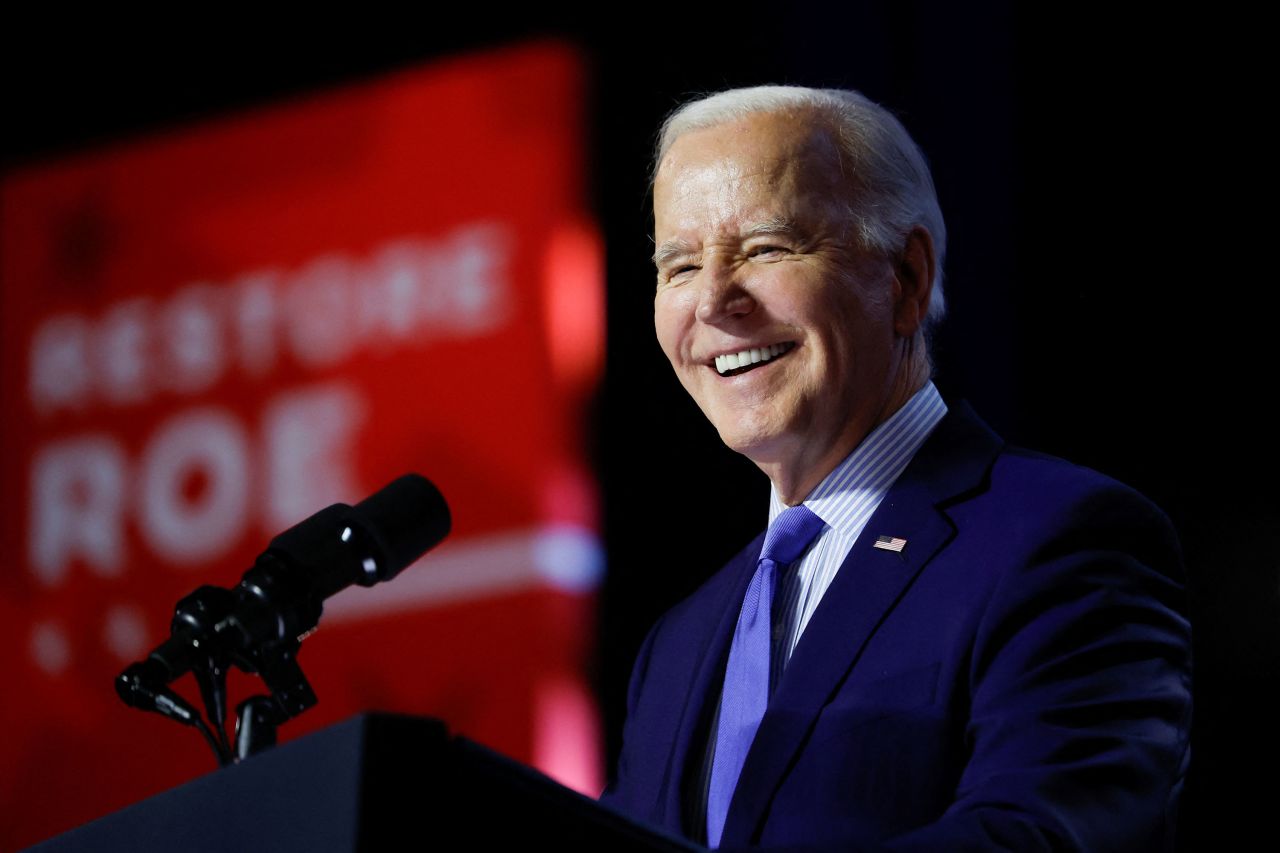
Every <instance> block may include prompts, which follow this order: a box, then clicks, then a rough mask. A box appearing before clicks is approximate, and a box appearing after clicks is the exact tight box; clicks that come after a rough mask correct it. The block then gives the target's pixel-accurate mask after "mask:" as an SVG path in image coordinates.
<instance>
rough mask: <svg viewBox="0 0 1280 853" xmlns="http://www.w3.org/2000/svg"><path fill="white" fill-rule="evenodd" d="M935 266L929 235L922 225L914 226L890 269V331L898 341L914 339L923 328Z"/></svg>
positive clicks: (935, 259)
mask: <svg viewBox="0 0 1280 853" xmlns="http://www.w3.org/2000/svg"><path fill="white" fill-rule="evenodd" d="M936 263H937V257H936V255H935V254H934V249H933V236H932V235H931V234H930V233H929V232H928V230H927V229H925V228H924V227H923V226H920V225H917V226H915V227H914V228H912V229H911V231H910V232H909V233H908V234H907V240H906V244H905V245H904V246H903V248H902V253H901V254H900V255H899V256H898V258H897V266H896V267H895V268H894V288H893V295H894V306H893V330H894V332H896V333H897V335H898V337H900V338H910V337H912V336H914V335H915V334H916V333H917V332H919V331H920V329H921V327H922V326H923V325H924V318H925V317H926V316H927V315H928V313H929V299H930V297H931V296H932V295H933V276H934V270H935V267H936Z"/></svg>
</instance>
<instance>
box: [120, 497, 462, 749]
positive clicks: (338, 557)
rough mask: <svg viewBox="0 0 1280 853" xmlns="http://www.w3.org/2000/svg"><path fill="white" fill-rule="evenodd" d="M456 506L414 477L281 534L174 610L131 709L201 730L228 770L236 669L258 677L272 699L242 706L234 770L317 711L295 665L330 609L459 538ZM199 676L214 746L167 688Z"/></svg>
mask: <svg viewBox="0 0 1280 853" xmlns="http://www.w3.org/2000/svg"><path fill="white" fill-rule="evenodd" d="M450 524H451V520H450V515H449V508H448V505H447V504H446V503H445V500H444V497H443V496H442V495H441V494H440V492H439V491H438V490H437V489H436V487H435V486H433V485H432V484H431V483H430V482H429V481H428V480H426V479H425V478H424V477H421V476H419V475H417V474H406V475H405V476H403V477H400V478H399V479H397V480H395V481H393V482H392V483H390V484H389V485H387V486H386V487H384V488H383V489H381V490H380V491H378V492H375V493H374V494H373V495H371V496H370V497H368V498H366V499H365V500H364V501H361V502H360V503H359V504H356V505H355V506H354V507H352V506H348V505H346V504H334V505H332V506H330V507H327V508H325V509H323V510H321V511H320V512H318V513H316V514H315V515H313V516H311V517H310V518H308V519H306V520H305V521H302V522H301V523H299V524H296V525H294V526H293V527H291V528H289V529H288V530H286V531H285V532H284V533H281V534H280V535H279V536H277V537H275V538H274V539H272V540H271V543H270V545H269V546H268V547H267V550H266V551H264V552H263V553H262V554H261V555H260V556H259V557H258V558H257V559H256V560H255V561H254V564H253V566H252V567H251V568H250V569H249V570H248V571H246V572H245V573H244V575H243V577H242V578H241V580H240V583H239V584H237V585H236V586H235V587H234V588H232V589H223V588H221V587H215V586H202V587H200V588H198V589H196V590H195V591H194V592H192V593H191V594H189V595H187V596H186V597H184V598H182V599H181V600H180V601H179V602H178V603H177V605H176V606H175V608H174V617H173V621H172V623H171V625H170V637H169V639H168V640H166V641H165V642H163V643H161V644H160V645H159V646H157V647H156V649H155V650H154V651H152V652H151V654H150V655H148V657H147V658H146V659H145V660H142V661H139V662H137V663H134V664H132V665H130V666H129V667H128V668H126V669H125V670H124V672H122V673H121V674H120V675H119V676H118V677H117V679H116V691H117V692H118V693H119V695H120V698H121V699H122V700H124V702H125V703H126V704H128V705H131V706H133V707H136V708H142V709H144V710H151V711H156V712H158V713H161V714H163V715H164V716H167V717H169V718H170V719H174V720H177V721H179V722H181V723H183V724H184V725H194V726H197V727H200V728H201V731H202V733H203V734H204V735H205V737H206V739H207V740H208V741H209V742H210V744H211V746H212V747H213V749H214V752H215V753H216V754H217V756H218V761H219V763H220V764H228V763H230V762H231V761H232V760H233V756H232V751H233V750H232V746H231V743H230V741H229V740H228V738H227V735H226V727H225V720H226V676H227V671H228V668H229V667H231V666H235V667H237V668H238V669H240V670H242V671H244V672H246V673H250V674H256V675H258V676H259V677H260V678H261V679H262V681H263V684H264V685H265V686H266V688H267V690H268V694H267V695H264V696H255V697H251V698H250V699H247V700H245V701H244V702H241V703H240V705H239V706H238V708H237V712H238V720H237V737H236V748H235V756H234V760H242V759H244V758H247V757H248V756H249V755H251V754H253V753H254V752H256V751H258V750H259V749H261V748H263V747H264V746H268V745H270V744H272V743H274V742H275V727H276V726H278V725H280V724H281V723H283V722H285V721H286V720H288V719H291V718H292V717H295V716H297V715H299V714H301V713H302V712H303V711H306V710H307V709H308V708H310V707H312V706H313V705H315V704H316V702H317V701H318V700H317V698H316V694H315V691H314V690H313V689H312V688H311V684H310V683H309V682H308V681H307V678H306V675H305V674H304V673H303V671H302V668H301V666H300V665H299V664H298V660H297V655H298V651H299V648H300V646H301V643H302V640H303V639H305V638H306V636H307V635H309V634H310V633H311V632H312V631H314V630H315V629H316V627H317V626H318V624H319V621H320V617H321V616H322V615H323V612H324V600H325V599H326V598H328V597H329V596H331V595H333V594H335V593H337V592H339V591H341V590H343V589H346V588H347V587H348V586H351V585H353V584H358V585H360V586H373V585H374V584H376V583H379V582H382V581H386V580H390V579H391V578H394V577H395V576H396V575H397V574H399V573H400V572H401V571H402V570H403V569H404V568H406V567H407V566H409V565H410V564H411V563H413V562H414V561H415V560H417V559H418V557H420V556H422V554H424V553H426V551H428V550H430V549H431V548H432V547H434V546H435V545H436V544H437V543H439V542H440V540H442V539H443V538H444V537H445V536H446V535H447V534H448V532H449V528H450ZM187 672H192V673H194V675H195V678H196V681H197V684H198V685H199V688H200V692H201V695H202V698H203V700H204V705H205V709H206V713H207V714H208V716H209V720H210V722H211V723H212V724H213V729H214V730H215V731H216V737H215V736H214V735H213V734H212V733H211V732H210V731H209V729H208V727H207V726H205V725H204V721H203V720H202V719H201V718H200V716H199V714H198V713H196V712H195V710H194V709H193V708H192V707H191V706H190V705H189V704H187V703H186V702H185V701H184V700H183V699H182V697H181V696H179V695H177V694H176V693H174V692H173V691H171V690H170V689H169V688H168V685H169V684H170V683H172V682H173V681H175V680H177V679H178V678H180V677H181V676H182V675H184V674H186V673H187Z"/></svg>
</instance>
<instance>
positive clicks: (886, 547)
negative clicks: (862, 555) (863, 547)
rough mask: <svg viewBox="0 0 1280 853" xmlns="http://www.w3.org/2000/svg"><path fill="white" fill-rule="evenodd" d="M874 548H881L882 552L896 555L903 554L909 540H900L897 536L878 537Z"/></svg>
mask: <svg viewBox="0 0 1280 853" xmlns="http://www.w3.org/2000/svg"><path fill="white" fill-rule="evenodd" d="M872 547H873V548H879V549H880V550H881V551H893V552H894V553H895V554H901V553H902V549H903V548H905V547H907V540H905V539H899V538H898V537H897V536H877V537H876V542H875V545H873V546H872Z"/></svg>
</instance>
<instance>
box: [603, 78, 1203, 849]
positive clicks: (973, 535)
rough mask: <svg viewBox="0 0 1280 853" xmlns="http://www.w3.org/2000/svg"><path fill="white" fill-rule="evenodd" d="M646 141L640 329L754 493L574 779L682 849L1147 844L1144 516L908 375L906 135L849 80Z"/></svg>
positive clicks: (920, 269)
mask: <svg viewBox="0 0 1280 853" xmlns="http://www.w3.org/2000/svg"><path fill="white" fill-rule="evenodd" d="M657 163H658V167H657V172H656V178H655V182H654V190H653V199H654V230H655V241H656V243H657V252H656V254H655V256H654V259H655V262H656V264H657V272H658V276H657V277H658V280H657V295H656V298H655V321H656V326H657V333H658V339H659V341H660V342H661V344H662V348H663V351H664V352H665V353H666V355H667V357H668V358H669V359H670V360H671V364H672V366H673V367H674V368H675V371H676V374H677V376H678V377H679V379H680V381H681V383H682V384H683V385H684V387H685V389H686V390H687V391H688V392H689V394H690V395H691V396H692V397H693V398H694V400H695V401H696V402H697V403H698V405H699V407H701V409H702V411H703V413H704V414H705V415H706V416H707V418H708V419H710V421H711V422H712V424H714V425H715V427H716V429H717V430H718V431H719V433H720V437H721V438H722V439H723V440H724V442H725V444H727V445H728V446H729V447H731V448H733V449H734V450H736V451H738V452H740V453H742V454H744V455H746V456H747V457H748V458H750V459H751V460H752V461H753V462H754V463H755V464H756V465H757V466H759V468H760V469H761V470H762V471H764V473H765V474H766V475H767V476H768V477H769V480H770V482H771V483H772V486H773V488H772V495H771V498H770V506H769V526H768V528H767V531H766V532H764V533H762V534H761V535H760V536H759V537H758V538H757V539H756V540H755V541H753V542H752V543H751V544H749V545H748V546H747V547H746V548H745V549H744V550H743V551H742V552H741V553H740V554H739V555H738V556H737V557H736V558H735V559H733V560H732V561H731V562H730V563H729V564H728V565H727V566H725V567H724V568H723V569H722V570H721V571H720V572H719V573H718V574H716V575H715V576H714V577H712V578H711V580H710V581H708V582H707V583H706V584H705V585H704V586H702V587H701V588H700V589H699V590H698V591H697V592H696V593H695V594H694V595H693V596H691V597H690V598H689V599H687V600H686V601H684V602H683V603H681V604H680V605H678V606H677V607H675V608H674V609H673V610H671V611H670V612H669V613H667V614H666V615H665V616H664V617H663V618H662V619H661V620H660V621H659V622H658V624H657V625H656V626H655V627H654V628H653V630H652V631H651V632H650V634H649V636H648V638H647V639H646V640H645V642H644V645H643V646H642V648H641V650H640V654H639V657H638V660H637V662H636V665H635V669H634V673H633V675H632V681H631V687H630V692H629V696H628V716H627V723H626V727H625V729H624V733H623V741H624V742H623V750H622V754H621V756H620V758H619V763H618V773H617V776H616V778H615V779H614V781H613V782H612V783H611V785H610V787H609V789H608V790H607V791H606V792H605V795H604V796H603V798H602V801H603V802H605V803H607V804H610V805H612V806H614V807H615V808H618V809H620V810H623V811H625V812H627V813H630V814H632V815H634V816H636V817H638V818H641V819H644V820H648V821H651V822H654V823H657V824H661V825H664V826H666V827H667V828H669V829H672V830H674V831H676V832H679V833H682V834H685V835H687V836H689V837H691V838H693V839H695V840H699V841H704V842H707V843H708V844H709V845H710V846H713V847H716V846H723V847H745V846H759V847H765V848H769V847H780V848H786V849H797V848H803V849H811V848H812V849H841V850H845V849H886V850H921V851H924V850H930V851H936V850H988V849H1008V850H1019V851H1022V850H1040V849H1045V850H1049V849H1052V850H1090V851H1097V850H1146V849H1159V848H1161V847H1163V846H1167V845H1168V844H1169V843H1170V842H1171V838H1172V835H1171V833H1172V816H1173V812H1174V810H1175V806H1176V802H1177V797H1178V793H1179V790H1180V787H1181V780H1182V777H1183V774H1184V773H1185V768H1186V763H1187V757H1188V752H1187V749H1188V747H1187V734H1188V724H1189V715H1190V693H1189V667H1190V663H1189V636H1188V627H1187V623H1186V621H1185V619H1184V618H1183V616H1182V615H1181V614H1182V610H1183V607H1182V602H1181V594H1182V590H1181V587H1180V585H1179V582H1178V580H1177V578H1178V575H1179V573H1180V567H1179V555H1178V546H1177V541H1176V538H1175V535H1174V533H1173V531H1172V529H1171V528H1170V526H1169V523H1168V521H1167V520H1166V519H1165V517H1164V516H1163V515H1162V514H1161V513H1160V511H1159V510H1158V509H1156V508H1155V507H1154V506H1153V505H1152V504H1151V503H1149V502H1148V501H1147V500H1145V499H1144V498H1143V497H1141V496H1140V495H1138V494H1137V493H1135V492H1133V491H1132V490H1130V489H1127V488H1125V487H1124V486H1122V485H1120V484H1118V483H1116V482H1114V481H1112V480H1109V479H1106V478H1105V477H1103V476H1101V475H1099V474H1097V473H1094V472H1092V471H1089V470H1087V469H1084V468H1080V467H1077V466H1074V465H1071V464H1069V463H1066V462H1063V461H1061V460H1057V459H1053V458H1050V457H1047V456H1042V455H1039V454H1034V453H1030V452H1027V451H1024V450H1020V449H1017V448H1014V447H1010V446H1008V445H1006V444H1004V442H1003V441H1002V440H1001V439H1000V438H999V437H998V436H996V435H995V434H994V433H993V432H992V431H991V430H990V429H989V428H988V427H987V426H986V425H985V424H983V423H982V422H981V421H980V420H979V419H978V418H977V416H976V415H974V414H973V412H972V411H971V410H969V409H968V408H967V407H966V406H964V405H957V406H954V407H950V408H949V407H948V406H947V405H946V404H945V403H944V402H943V400H942V398H941V397H940V396H939V394H938V392H937V390H936V389H935V388H934V385H933V383H932V382H931V381H930V375H931V368H930V362H929V355H928V351H927V347H926V331H927V329H928V326H929V324H930V323H931V322H933V321H935V320H936V319H938V318H939V317H940V316H941V314H942V293H941V290H940V281H941V259H942V256H943V245H944V240H945V232H944V228H943V222H942V216H941V213H940V211H939V208H938V204H937V201H936V198H935V195H934V191H933V185H932V179H931V178H930V176H929V171H928V167H927V166H926V164H925V162H924V158H923V157H922V156H921V154H920V152H919V150H918V149H917V148H916V146H915V144H914V143H913V142H912V140H911V139H910V137H909V136H908V135H907V133H906V131H905V130H904V129H903V127H902V126H901V125H900V124H899V123H898V122H897V120H896V119H894V118H893V117H892V116H891V115H890V114H889V113H888V112H887V111H885V110H884V109H882V108H881V107H879V106H877V105H875V104H873V103H871V102H870V101H868V100H867V99H866V98H864V97H863V96H861V95H859V94H858V93H856V92H845V91H833V90H809V89H799V88H790V87H762V88H757V89H743V90H733V91H729V92H723V93H720V94H717V95H713V96H711V97H708V98H705V99H702V100H699V101H695V102H693V103H691V104H688V105H686V106H685V107H683V108H682V109H681V110H679V111H678V112H677V113H676V114H675V115H673V116H672V117H671V118H670V119H669V120H668V121H667V124H666V125H665V127H664V129H663V133H662V136H661V141H660V146H659V151H658V158H657ZM761 509H763V507H762V508H761Z"/></svg>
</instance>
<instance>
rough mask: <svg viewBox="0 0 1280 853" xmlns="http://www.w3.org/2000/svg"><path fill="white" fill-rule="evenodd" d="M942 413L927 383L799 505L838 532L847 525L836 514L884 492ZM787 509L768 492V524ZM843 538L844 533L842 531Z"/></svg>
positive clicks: (843, 517) (935, 393) (773, 491)
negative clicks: (851, 504) (855, 503)
mask: <svg viewBox="0 0 1280 853" xmlns="http://www.w3.org/2000/svg"><path fill="white" fill-rule="evenodd" d="M946 413H947V404H946V403H944V402H943V400H942V395H941V394H939V393H938V389H937V387H935V386H934V384H933V382H932V380H930V381H928V382H925V384H924V386H923V387H922V388H921V389H920V390H919V391H917V392H916V393H915V394H913V395H912V396H911V399H909V400H907V402H906V403H905V404H904V405H903V406H902V408H900V409H898V411H896V412H894V413H893V414H892V415H890V416H889V417H888V418H887V419H886V420H885V421H884V422H883V423H881V424H880V425H879V426H877V427H876V428H875V429H873V430H871V432H869V433H868V434H867V436H866V438H864V439H863V440H862V441H861V442H860V443H859V444H858V446H857V447H855V448H854V449H853V451H852V452H851V453H850V454H849V455H848V456H846V457H845V458H844V460H843V461H841V462H840V464H839V465H837V466H836V467H835V468H833V469H832V470H831V473H829V474H827V476H825V477H823V478H822V481H821V482H820V483H818V485H817V486H815V487H814V489H813V491H811V492H810V493H809V496H808V497H807V498H805V499H804V501H803V503H804V505H805V506H807V507H808V508H809V509H811V510H813V512H814V513H815V514H816V515H817V516H818V517H819V518H821V519H822V520H823V521H824V522H826V523H827V525H829V526H831V527H834V528H836V529H839V528H840V527H842V526H843V525H844V524H847V522H848V521H849V513H847V512H842V511H841V509H842V508H844V507H846V506H848V505H849V504H850V503H851V502H854V501H860V500H867V499H872V498H874V497H876V495H877V493H879V494H881V495H882V494H883V493H884V492H887V491H888V490H889V487H890V486H892V485H893V482H894V481H895V480H897V479H898V475H899V474H901V473H902V470H903V469H904V468H906V467H907V463H909V462H910V461H911V458H912V457H913V456H915V454H916V451H917V450H919V449H920V445H922V444H924V441H925V439H926V438H928V437H929V433H931V432H933V428H934V427H936V426H937V425H938V422H939V421H941V420H942V417H943V416H944V415H945V414H946ZM786 508H787V505H786V504H785V503H783V502H782V498H780V497H779V496H778V490H777V489H775V488H773V487H772V486H770V488H769V523H770V524H773V522H774V520H775V519H776V518H777V517H778V516H779V515H780V514H781V513H782V511H783V510H785V509H786ZM842 532H843V531H842Z"/></svg>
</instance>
